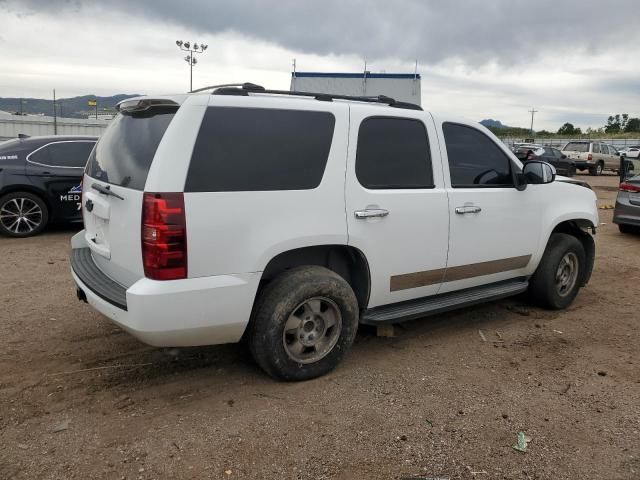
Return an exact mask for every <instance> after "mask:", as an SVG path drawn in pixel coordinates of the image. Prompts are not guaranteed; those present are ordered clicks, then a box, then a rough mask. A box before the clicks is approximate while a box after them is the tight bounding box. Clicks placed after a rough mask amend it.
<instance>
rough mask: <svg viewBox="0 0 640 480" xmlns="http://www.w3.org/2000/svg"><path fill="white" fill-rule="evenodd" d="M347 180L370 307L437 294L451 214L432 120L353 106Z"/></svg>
mask: <svg viewBox="0 0 640 480" xmlns="http://www.w3.org/2000/svg"><path fill="white" fill-rule="evenodd" d="M350 108H351V122H350V133H349V154H348V160H347V175H346V179H347V182H346V207H347V212H346V214H347V225H348V230H349V244H350V245H353V246H354V247H356V248H358V249H359V250H361V251H362V252H364V254H365V256H366V258H367V260H368V262H369V268H370V270H371V294H370V300H369V306H370V307H375V306H378V305H383V304H387V303H394V302H399V301H403V300H409V299H413V298H418V297H423V296H427V295H433V294H436V293H438V291H439V289H440V285H441V283H442V277H443V275H444V268H445V266H446V261H447V243H448V237H449V214H448V200H447V193H446V191H445V189H444V182H443V177H442V166H441V161H440V152H439V149H438V141H437V137H436V133H435V129H434V125H433V121H432V120H431V117H430V116H429V115H428V114H425V113H424V112H416V111H411V110H401V109H397V112H396V111H395V110H394V111H393V113H390V112H389V110H386V111H385V112H384V115H376V113H375V109H372V108H371V107H366V106H358V105H352V106H351V107H350Z"/></svg>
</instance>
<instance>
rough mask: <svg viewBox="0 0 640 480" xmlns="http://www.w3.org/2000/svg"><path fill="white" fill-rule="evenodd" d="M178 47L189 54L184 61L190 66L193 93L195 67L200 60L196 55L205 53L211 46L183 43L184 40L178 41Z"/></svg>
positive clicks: (190, 88) (190, 84)
mask: <svg viewBox="0 0 640 480" xmlns="http://www.w3.org/2000/svg"><path fill="white" fill-rule="evenodd" d="M176 45H177V46H178V48H179V49H180V50H182V51H183V52H189V55H187V56H186V57H184V61H185V62H187V63H188V64H189V91H190V92H192V91H193V66H194V65H195V64H196V63H198V60H197V59H196V57H195V56H194V55H195V54H196V53H204V51H205V50H206V49H207V48H209V45H205V44H204V43H203V44H200V45H198V44H197V43H195V42H194V43H193V45H192V44H191V42H183V41H182V40H176Z"/></svg>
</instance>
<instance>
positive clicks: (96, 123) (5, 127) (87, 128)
mask: <svg viewBox="0 0 640 480" xmlns="http://www.w3.org/2000/svg"><path fill="white" fill-rule="evenodd" d="M107 125H109V120H101V119H98V120H96V119H95V118H93V119H81V118H64V117H58V118H57V119H55V121H54V118H53V117H49V116H46V115H12V114H10V113H8V112H0V140H6V139H9V138H15V137H17V136H18V135H19V134H21V133H22V134H24V135H29V136H36V135H54V134H58V135H95V136H100V135H101V134H102V132H104V130H105V128H107Z"/></svg>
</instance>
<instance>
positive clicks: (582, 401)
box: [0, 175, 640, 480]
mask: <svg viewBox="0 0 640 480" xmlns="http://www.w3.org/2000/svg"><path fill="white" fill-rule="evenodd" d="M579 178H582V179H585V180H588V181H589V182H591V183H592V184H593V185H594V188H595V191H596V192H597V194H598V197H599V202H600V204H602V205H605V204H612V203H613V201H614V199H615V186H616V185H617V179H616V177H614V176H613V175H610V176H603V177H599V178H593V177H587V176H579ZM600 214H601V218H600V221H601V222H603V225H602V226H601V227H600V229H599V232H598V234H597V235H596V239H597V245H598V247H597V259H596V267H595V271H594V274H593V277H592V280H591V283H590V284H589V285H588V286H587V287H586V288H585V289H583V290H582V291H581V293H580V294H579V296H578V298H577V300H576V302H575V303H574V304H573V306H572V307H571V308H570V309H568V310H567V311H563V312H549V311H543V310H539V309H536V308H532V307H529V306H528V305H527V304H526V303H524V300H523V299H521V298H515V299H508V300H504V301H500V302H496V303H492V304H487V305H484V306H480V307H474V308H470V309H467V310H463V311H460V312H455V313H451V314H446V315H440V316H438V317H434V318H428V319H423V320H420V321H413V322H409V323H406V324H403V325H402V326H401V328H397V329H396V337H395V338H382V337H377V336H375V332H373V331H372V330H370V329H365V328H362V329H361V330H360V333H359V334H358V338H357V340H356V344H355V346H354V348H353V351H352V352H351V353H350V355H348V357H347V358H346V360H345V362H344V363H343V364H342V365H341V366H340V367H338V368H337V369H336V370H335V371H334V372H333V373H331V374H329V375H327V376H325V377H323V378H319V379H316V380H312V381H308V382H304V383H278V382H275V381H273V380H271V379H270V378H268V377H267V376H266V375H265V374H263V373H262V372H261V371H260V370H259V369H258V368H257V367H256V366H255V365H254V363H253V362H252V360H251V359H250V357H249V356H248V354H247V353H246V352H245V351H244V349H243V347H241V346H239V345H224V346H217V347H207V348H189V349H164V350H163V349H156V348H151V347H148V346H146V345H144V344H142V343H140V342H138V341H137V340H135V339H134V338H132V337H131V336H129V335H128V334H126V333H124V332H123V331H122V330H120V329H119V328H117V327H116V326H114V325H113V324H112V323H110V322H109V321H108V320H107V319H106V318H104V317H102V316H101V315H99V314H98V313H96V312H94V311H93V310H92V309H91V308H89V307H88V306H87V305H85V304H83V303H80V302H78V301H77V300H76V298H75V292H74V287H73V283H72V280H71V277H70V275H69V264H68V260H67V255H68V250H69V238H70V237H71V235H72V234H73V230H72V229H70V228H66V229H57V230H53V231H51V230H50V231H48V232H47V233H46V234H44V235H42V236H39V237H36V238H31V239H26V240H16V239H9V238H0V292H1V293H0V478H1V479H5V478H7V479H8V478H18V479H26V478H38V479H40V478H43V479H45V478H46V479H48V478H61V479H66V478H78V479H88V478H109V479H111V478H113V479H124V478H127V479H152V478H222V479H234V478H266V479H271V478H286V479H324V478H327V479H328V478H331V479H344V480H346V479H399V478H404V477H408V478H417V477H426V478H430V477H440V478H451V479H453V478H456V479H457V478H461V479H471V478H474V479H480V480H484V479H604V478H606V479H639V478H640V357H639V355H638V354H639V353H640V329H639V328H638V322H639V320H640V314H639V313H638V312H639V309H638V307H639V305H640V303H639V301H638V298H640V274H639V272H640V269H639V268H640V236H633V235H622V234H620V233H619V232H618V229H617V227H616V226H615V225H613V224H612V223H611V218H612V210H600ZM479 331H481V332H482V335H484V337H485V339H486V341H484V340H483V338H482V335H481V334H480V333H479ZM519 431H523V432H525V433H526V435H527V436H529V437H531V442H530V443H529V446H528V448H527V452H526V453H520V452H517V451H516V450H514V449H513V448H512V445H513V444H515V443H516V434H517V432H519Z"/></svg>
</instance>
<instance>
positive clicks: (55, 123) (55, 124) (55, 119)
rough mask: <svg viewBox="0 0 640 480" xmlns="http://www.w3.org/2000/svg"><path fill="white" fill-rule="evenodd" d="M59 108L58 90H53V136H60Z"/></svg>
mask: <svg viewBox="0 0 640 480" xmlns="http://www.w3.org/2000/svg"><path fill="white" fill-rule="evenodd" d="M57 110H58V108H57V106H56V89H55V88H54V89H53V134H54V135H57V134H58V114H57Z"/></svg>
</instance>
